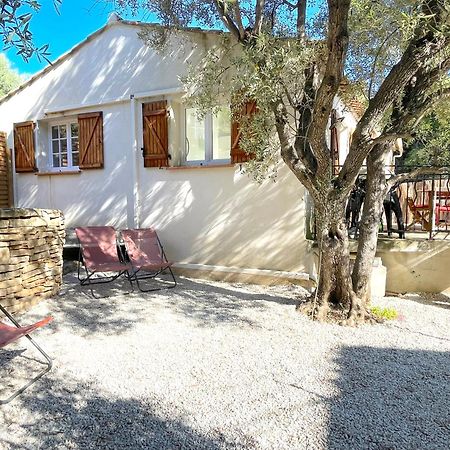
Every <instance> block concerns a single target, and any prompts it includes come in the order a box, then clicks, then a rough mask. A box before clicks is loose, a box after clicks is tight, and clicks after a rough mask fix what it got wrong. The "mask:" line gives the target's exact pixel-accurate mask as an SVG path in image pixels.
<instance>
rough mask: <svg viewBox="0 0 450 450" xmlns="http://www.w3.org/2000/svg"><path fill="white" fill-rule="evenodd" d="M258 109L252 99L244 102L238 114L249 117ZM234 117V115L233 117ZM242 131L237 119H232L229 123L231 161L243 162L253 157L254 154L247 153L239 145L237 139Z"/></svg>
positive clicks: (238, 139)
mask: <svg viewBox="0 0 450 450" xmlns="http://www.w3.org/2000/svg"><path fill="white" fill-rule="evenodd" d="M257 111H258V109H257V107H256V102H255V101H254V100H252V101H248V102H246V103H245V104H244V105H242V107H241V110H240V112H239V113H238V115H239V116H241V117H242V116H244V117H251V116H253V115H254V114H256V112H257ZM233 115H234V116H235V114H233ZM235 118H236V117H235ZM241 134H242V131H241V130H240V127H239V121H238V120H233V121H232V123H231V162H232V163H244V162H247V161H250V160H251V159H253V158H254V157H255V155H254V154H249V153H247V152H245V151H244V150H242V149H241V148H240V147H239V141H240V138H241Z"/></svg>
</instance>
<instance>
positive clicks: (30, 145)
mask: <svg viewBox="0 0 450 450" xmlns="http://www.w3.org/2000/svg"><path fill="white" fill-rule="evenodd" d="M34 127H35V124H34V122H21V123H15V124H14V159H15V166H16V172H34V171H35V170H36V160H35V156H34Z"/></svg>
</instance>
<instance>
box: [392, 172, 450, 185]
mask: <svg viewBox="0 0 450 450" xmlns="http://www.w3.org/2000/svg"><path fill="white" fill-rule="evenodd" d="M448 173H450V167H418V168H417V169H414V170H411V172H406V173H401V174H399V175H394V176H392V177H391V178H389V180H387V182H386V184H387V186H388V187H389V189H391V188H393V187H394V186H395V185H397V184H400V183H403V182H405V181H408V180H414V179H415V178H417V177H418V176H420V175H439V174H448Z"/></svg>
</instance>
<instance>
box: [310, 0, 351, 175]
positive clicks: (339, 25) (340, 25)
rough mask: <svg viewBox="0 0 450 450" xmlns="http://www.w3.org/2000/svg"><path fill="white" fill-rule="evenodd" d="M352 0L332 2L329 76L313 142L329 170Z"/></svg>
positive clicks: (312, 133) (322, 91)
mask: <svg viewBox="0 0 450 450" xmlns="http://www.w3.org/2000/svg"><path fill="white" fill-rule="evenodd" d="M349 9H350V0H328V10H329V16H328V38H327V47H328V58H327V63H326V68H325V74H324V77H323V80H322V82H321V84H320V87H319V89H318V91H317V95H316V99H315V104H314V110H313V117H312V124H311V127H310V128H309V135H308V138H309V140H310V141H311V142H312V143H313V147H314V148H315V149H322V150H319V151H320V154H318V155H317V157H318V160H319V165H320V166H322V168H324V169H325V166H328V164H329V161H330V157H329V156H330V155H329V152H327V147H326V145H325V133H326V129H327V124H328V119H329V117H330V113H331V108H332V106H333V99H334V97H335V96H336V93H337V91H338V89H339V85H340V82H341V80H342V77H343V72H344V62H345V57H346V54H347V48H348V24H347V22H348V13H349Z"/></svg>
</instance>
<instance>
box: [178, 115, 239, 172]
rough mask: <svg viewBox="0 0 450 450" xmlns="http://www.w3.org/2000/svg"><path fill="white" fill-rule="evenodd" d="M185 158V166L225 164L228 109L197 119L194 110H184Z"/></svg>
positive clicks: (227, 148) (229, 124) (227, 142)
mask: <svg viewBox="0 0 450 450" xmlns="http://www.w3.org/2000/svg"><path fill="white" fill-rule="evenodd" d="M185 138H186V146H185V156H186V163H187V164H196V163H197V164H202V163H214V162H227V161H229V160H230V148H231V117H230V109H229V108H228V107H223V108H220V109H219V111H217V113H214V114H213V113H207V114H206V116H205V117H204V118H203V119H199V118H198V117H197V111H196V110H195V109H194V108H186V110H185Z"/></svg>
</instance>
